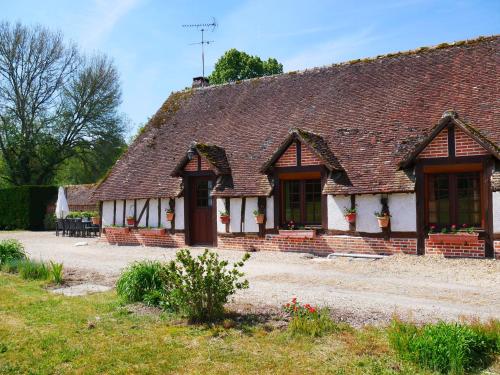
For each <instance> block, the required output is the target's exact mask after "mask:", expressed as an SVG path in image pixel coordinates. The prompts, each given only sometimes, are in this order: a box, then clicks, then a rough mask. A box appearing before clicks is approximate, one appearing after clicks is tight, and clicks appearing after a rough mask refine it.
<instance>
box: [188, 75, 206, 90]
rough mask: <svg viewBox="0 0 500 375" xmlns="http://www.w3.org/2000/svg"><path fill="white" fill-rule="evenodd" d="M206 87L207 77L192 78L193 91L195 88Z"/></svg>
mask: <svg viewBox="0 0 500 375" xmlns="http://www.w3.org/2000/svg"><path fill="white" fill-rule="evenodd" d="M204 86H208V78H207V77H194V78H193V85H192V86H191V87H192V88H193V89H195V88H197V87H204Z"/></svg>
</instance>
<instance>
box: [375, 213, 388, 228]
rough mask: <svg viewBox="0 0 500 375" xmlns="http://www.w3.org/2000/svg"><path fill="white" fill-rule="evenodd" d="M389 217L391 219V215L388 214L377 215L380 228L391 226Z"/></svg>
mask: <svg viewBox="0 0 500 375" xmlns="http://www.w3.org/2000/svg"><path fill="white" fill-rule="evenodd" d="M389 219H390V216H387V215H386V216H379V217H377V220H378V226H379V227H380V228H387V227H388V226H389Z"/></svg>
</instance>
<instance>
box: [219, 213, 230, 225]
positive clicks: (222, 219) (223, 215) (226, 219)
mask: <svg viewBox="0 0 500 375" xmlns="http://www.w3.org/2000/svg"><path fill="white" fill-rule="evenodd" d="M219 217H220V222H221V223H222V224H229V220H230V219H231V218H230V216H229V212H228V211H227V210H224V211H220V212H219Z"/></svg>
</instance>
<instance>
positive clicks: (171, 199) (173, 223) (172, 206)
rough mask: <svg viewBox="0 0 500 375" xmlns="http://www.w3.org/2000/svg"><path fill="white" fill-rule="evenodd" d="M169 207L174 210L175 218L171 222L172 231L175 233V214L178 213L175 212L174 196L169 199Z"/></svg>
mask: <svg viewBox="0 0 500 375" xmlns="http://www.w3.org/2000/svg"><path fill="white" fill-rule="evenodd" d="M168 208H170V209H171V210H173V211H174V220H172V221H171V222H170V233H172V234H174V233H175V215H177V213H176V212H175V199H174V198H169V199H168Z"/></svg>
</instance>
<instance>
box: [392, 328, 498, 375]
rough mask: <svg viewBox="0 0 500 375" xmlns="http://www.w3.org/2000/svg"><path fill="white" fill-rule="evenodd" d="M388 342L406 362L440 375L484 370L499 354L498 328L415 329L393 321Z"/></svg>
mask: <svg viewBox="0 0 500 375" xmlns="http://www.w3.org/2000/svg"><path fill="white" fill-rule="evenodd" d="M389 340H390V343H391V345H392V346H393V348H394V349H395V350H396V352H397V353H398V354H399V355H400V356H401V357H402V358H403V359H405V360H408V361H411V362H413V363H416V364H417V365H419V366H421V367H422V368H425V369H429V370H432V371H437V372H440V373H443V374H446V373H450V374H464V373H467V372H470V371H475V370H478V369H481V368H485V367H487V366H488V365H489V364H490V363H491V361H492V360H493V359H494V357H495V355H496V354H498V353H499V350H500V347H499V340H500V326H499V324H497V323H494V324H491V325H489V326H485V325H480V324H475V325H467V324H459V323H446V322H440V323H437V324H426V325H424V326H422V327H417V326H416V325H415V324H412V323H403V322H401V321H397V320H395V321H394V322H393V323H392V326H391V328H390V329H389Z"/></svg>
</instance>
